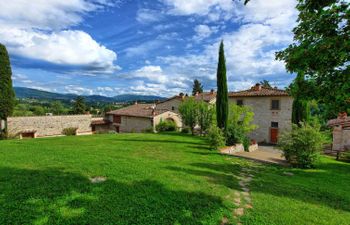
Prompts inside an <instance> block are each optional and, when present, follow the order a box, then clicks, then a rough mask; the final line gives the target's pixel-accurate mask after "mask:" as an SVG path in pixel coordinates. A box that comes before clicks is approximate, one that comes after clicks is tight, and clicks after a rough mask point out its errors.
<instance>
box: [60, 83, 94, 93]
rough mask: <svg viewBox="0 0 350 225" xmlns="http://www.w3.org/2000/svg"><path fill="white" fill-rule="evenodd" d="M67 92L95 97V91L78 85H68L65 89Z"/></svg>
mask: <svg viewBox="0 0 350 225" xmlns="http://www.w3.org/2000/svg"><path fill="white" fill-rule="evenodd" d="M64 90H65V92H67V93H70V94H76V95H93V94H94V90H93V89H90V88H86V87H80V86H77V85H67V86H65V87H64Z"/></svg>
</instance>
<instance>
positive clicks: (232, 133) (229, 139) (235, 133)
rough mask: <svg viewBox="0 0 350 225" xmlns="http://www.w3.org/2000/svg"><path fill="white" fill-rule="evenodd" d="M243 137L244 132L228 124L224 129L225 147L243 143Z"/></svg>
mask: <svg viewBox="0 0 350 225" xmlns="http://www.w3.org/2000/svg"><path fill="white" fill-rule="evenodd" d="M244 136H245V135H244V132H243V130H242V129H241V128H240V127H238V126H235V125H233V124H230V125H229V126H228V127H227V129H226V145H228V146H231V145H235V144H237V143H243V139H244Z"/></svg>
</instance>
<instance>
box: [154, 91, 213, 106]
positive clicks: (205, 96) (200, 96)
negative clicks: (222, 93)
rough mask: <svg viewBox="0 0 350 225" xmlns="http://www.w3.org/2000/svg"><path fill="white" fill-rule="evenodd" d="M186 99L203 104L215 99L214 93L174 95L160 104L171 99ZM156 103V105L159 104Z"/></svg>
mask: <svg viewBox="0 0 350 225" xmlns="http://www.w3.org/2000/svg"><path fill="white" fill-rule="evenodd" d="M188 97H194V98H195V99H196V100H197V101H200V100H203V101H205V102H210V101H212V100H214V99H215V98H216V92H203V93H199V94H197V95H195V96H180V95H175V96H173V97H171V98H168V99H166V100H164V101H162V102H160V103H164V102H168V101H171V100H173V99H178V100H183V99H186V98H188ZM160 103H158V104H160Z"/></svg>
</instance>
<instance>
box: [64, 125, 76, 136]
mask: <svg viewBox="0 0 350 225" xmlns="http://www.w3.org/2000/svg"><path fill="white" fill-rule="evenodd" d="M77 130H78V128H76V127H68V128H65V129H63V131H62V134H63V135H66V136H75V135H77Z"/></svg>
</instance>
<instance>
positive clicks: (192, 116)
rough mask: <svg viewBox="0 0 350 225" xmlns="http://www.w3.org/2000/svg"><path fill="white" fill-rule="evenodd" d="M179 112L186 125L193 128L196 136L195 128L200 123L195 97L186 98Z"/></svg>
mask: <svg viewBox="0 0 350 225" xmlns="http://www.w3.org/2000/svg"><path fill="white" fill-rule="evenodd" d="M179 112H180V115H181V118H182V122H183V123H184V125H186V126H188V127H190V128H191V132H192V135H194V128H195V126H196V125H197V122H198V109H197V102H196V100H195V99H194V98H193V97H188V98H186V99H185V100H184V101H183V102H182V103H181V104H180V106H179Z"/></svg>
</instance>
